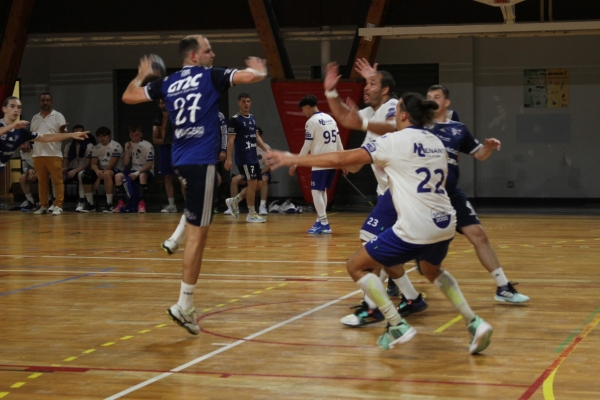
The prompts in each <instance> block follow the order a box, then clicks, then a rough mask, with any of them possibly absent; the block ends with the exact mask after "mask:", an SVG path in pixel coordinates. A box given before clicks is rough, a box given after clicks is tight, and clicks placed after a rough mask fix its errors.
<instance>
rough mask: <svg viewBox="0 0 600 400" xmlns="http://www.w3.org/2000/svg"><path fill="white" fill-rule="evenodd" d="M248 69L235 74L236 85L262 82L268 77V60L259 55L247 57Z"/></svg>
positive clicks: (234, 81)
mask: <svg viewBox="0 0 600 400" xmlns="http://www.w3.org/2000/svg"><path fill="white" fill-rule="evenodd" d="M246 67H247V68H246V69H242V70H239V71H236V73H235V74H234V75H233V83H234V84H235V85H239V84H245V83H254V82H260V81H262V80H263V79H265V78H266V77H267V61H266V60H262V59H260V58H258V57H248V58H247V59H246Z"/></svg>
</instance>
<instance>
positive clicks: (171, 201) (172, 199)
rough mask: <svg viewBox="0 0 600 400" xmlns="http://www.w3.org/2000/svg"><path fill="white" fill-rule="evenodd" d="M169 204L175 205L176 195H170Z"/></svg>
mask: <svg viewBox="0 0 600 400" xmlns="http://www.w3.org/2000/svg"><path fill="white" fill-rule="evenodd" d="M168 200H169V205H170V206H175V197H169V199H168Z"/></svg>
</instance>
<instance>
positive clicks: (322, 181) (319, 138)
mask: <svg viewBox="0 0 600 400" xmlns="http://www.w3.org/2000/svg"><path fill="white" fill-rule="evenodd" d="M298 108H300V110H302V113H303V114H304V115H305V116H306V118H308V121H306V125H305V126H304V131H305V132H306V133H305V137H304V145H303V146H302V150H300V155H305V154H308V153H310V154H325V153H331V152H332V151H339V150H344V146H343V145H342V138H341V137H340V135H339V129H338V127H337V124H336V123H335V120H334V119H333V118H331V116H330V115H328V114H325V113H323V112H321V111H319V109H318V108H317V97H316V96H314V95H312V94H309V95H308V96H305V97H303V98H302V100H300V102H299V103H298ZM295 171H296V166H295V165H294V166H291V167H290V169H289V174H290V176H293V175H294V172H295ZM335 173H336V170H335V168H320V167H313V168H312V173H311V179H310V186H311V194H312V198H313V203H314V205H315V210H316V211H317V221H316V222H315V223H314V225H313V226H312V227H311V228H310V229H309V230H308V233H315V234H319V233H331V232H332V231H331V227H330V226H329V221H328V220H327V189H329V188H330V187H331V185H332V184H333V179H334V178H335Z"/></svg>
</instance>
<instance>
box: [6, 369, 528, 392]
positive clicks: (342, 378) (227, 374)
mask: <svg viewBox="0 0 600 400" xmlns="http://www.w3.org/2000/svg"><path fill="white" fill-rule="evenodd" d="M4 367H12V368H25V371H27V372H47V371H49V372H74V373H82V372H88V371H106V372H135V373H157V374H163V373H172V374H183V375H215V376H219V377H221V378H230V377H256V378H285V379H323V380H340V381H367V382H396V383H423V384H437V385H461V386H486V387H514V388H522V387H527V385H519V384H510V383H487V382H459V381H438V380H428V379H402V378H365V377H360V376H327V375H293V374H252V373H238V372H215V371H172V370H160V369H124V368H102V367H90V368H76V367H46V366H32V365H3V364H0V368H4ZM0 371H2V370H1V369H0Z"/></svg>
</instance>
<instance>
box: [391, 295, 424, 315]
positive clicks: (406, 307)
mask: <svg viewBox="0 0 600 400" xmlns="http://www.w3.org/2000/svg"><path fill="white" fill-rule="evenodd" d="M427 307H429V305H428V304H427V303H426V302H425V300H423V293H419V295H418V296H417V298H416V299H414V300H408V299H407V298H406V297H404V295H402V300H400V304H398V312H399V313H400V316H402V317H408V316H409V315H411V314H416V313H418V312H421V311H425V309H426V308H427Z"/></svg>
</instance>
